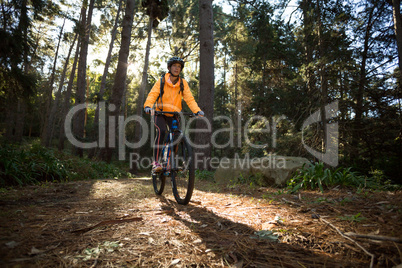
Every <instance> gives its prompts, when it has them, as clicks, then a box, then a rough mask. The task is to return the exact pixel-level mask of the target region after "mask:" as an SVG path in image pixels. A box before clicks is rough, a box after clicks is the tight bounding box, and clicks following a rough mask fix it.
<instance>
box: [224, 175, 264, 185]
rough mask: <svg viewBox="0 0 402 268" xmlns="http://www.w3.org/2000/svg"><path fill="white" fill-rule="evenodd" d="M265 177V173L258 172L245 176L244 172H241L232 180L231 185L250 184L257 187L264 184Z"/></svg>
mask: <svg viewBox="0 0 402 268" xmlns="http://www.w3.org/2000/svg"><path fill="white" fill-rule="evenodd" d="M263 177H264V175H263V174H261V173H257V174H255V175H250V176H243V174H240V176H239V177H237V178H235V179H233V180H230V182H231V184H230V185H229V187H235V186H237V185H244V184H248V185H250V187H255V186H263V184H264V183H263Z"/></svg>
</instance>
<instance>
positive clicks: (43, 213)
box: [0, 178, 402, 267]
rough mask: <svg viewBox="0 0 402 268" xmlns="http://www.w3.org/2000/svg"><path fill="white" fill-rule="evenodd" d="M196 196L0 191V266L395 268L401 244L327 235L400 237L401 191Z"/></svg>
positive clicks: (142, 187)
mask: <svg viewBox="0 0 402 268" xmlns="http://www.w3.org/2000/svg"><path fill="white" fill-rule="evenodd" d="M196 188H197V190H196V191H195V193H194V195H193V198H192V202H191V203H190V204H189V205H187V206H181V205H178V204H176V202H175V201H174V199H173V197H172V193H171V189H169V187H167V189H166V190H165V191H166V193H165V195H164V196H163V197H157V196H155V194H154V193H153V189H152V183H151V181H150V180H147V179H145V178H136V179H120V180H98V181H79V182H71V183H60V184H57V183H54V184H46V185H42V186H30V187H24V188H21V189H14V190H9V191H6V192H3V193H1V194H0V205H1V207H2V209H1V212H0V215H1V216H0V266H1V267H30V266H31V267H324V266H325V267H369V265H370V261H371V257H370V256H369V255H368V254H367V253H365V252H363V250H362V248H364V249H365V250H366V251H367V252H369V253H372V254H373V255H374V256H375V260H374V261H375V267H393V266H396V265H398V264H400V263H402V254H401V251H402V244H401V243H400V242H399V243H398V242H392V241H376V240H369V239H357V238H353V240H354V241H351V240H348V239H346V238H344V237H342V236H341V235H340V234H339V232H337V230H335V229H334V228H333V227H335V228H338V229H339V231H342V232H355V233H361V234H371V235H376V236H380V235H381V236H388V237H396V238H401V237H402V231H401V230H402V194H401V193H385V192H369V191H361V192H360V193H356V192H349V191H347V190H331V191H328V192H326V193H325V194H321V193H317V192H302V193H301V194H300V195H295V196H293V195H289V194H285V193H283V191H281V190H280V189H271V188H250V187H248V186H233V187H230V188H226V187H224V188H221V187H219V186H218V185H216V184H214V183H211V182H205V181H197V182H196ZM317 215H320V217H321V218H322V219H325V221H327V222H330V223H331V224H332V225H333V227H331V226H329V225H328V224H326V223H325V222H323V221H322V220H320V219H319V218H318V216H317ZM122 219H123V220H122ZM116 220H120V221H116ZM100 223H101V224H100ZM97 224H99V225H98V226H97V227H96V228H91V227H94V226H95V225H97ZM77 230H81V232H73V231H77ZM356 243H358V244H359V245H360V246H361V247H359V245H357V244H356Z"/></svg>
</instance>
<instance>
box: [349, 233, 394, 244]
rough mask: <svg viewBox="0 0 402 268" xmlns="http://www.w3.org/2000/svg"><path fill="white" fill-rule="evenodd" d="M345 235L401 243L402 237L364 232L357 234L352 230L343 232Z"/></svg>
mask: <svg viewBox="0 0 402 268" xmlns="http://www.w3.org/2000/svg"><path fill="white" fill-rule="evenodd" d="M345 235H347V236H353V237H357V238H368V239H373V240H381V241H393V242H396V243H402V238H398V237H390V236H382V235H366V234H357V233H353V232H347V233H345Z"/></svg>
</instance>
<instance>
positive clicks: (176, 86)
mask: <svg viewBox="0 0 402 268" xmlns="http://www.w3.org/2000/svg"><path fill="white" fill-rule="evenodd" d="M167 68H168V70H169V72H168V73H166V74H165V75H164V76H163V77H162V79H158V81H156V83H155V84H154V86H153V87H152V89H151V91H150V92H149V94H148V97H147V99H146V100H145V103H144V111H145V113H147V114H149V113H150V112H151V107H152V106H153V105H154V103H155V102H156V110H157V111H164V112H181V110H182V104H181V100H182V98H183V99H184V101H185V102H186V103H187V105H188V107H189V108H190V109H191V111H192V112H193V113H194V114H196V115H199V116H204V112H203V111H202V110H201V109H200V107H198V104H197V102H196V101H195V99H194V97H193V94H191V91H190V88H189V86H188V83H187V81H186V80H184V79H183V78H181V77H180V76H179V75H180V72H181V71H182V70H183V68H184V61H183V60H182V59H181V58H179V57H172V58H170V59H169V60H168V62H167ZM161 83H162V84H163V88H162V89H161ZM173 119H176V120H177V122H178V127H180V126H179V124H180V122H179V120H178V118H175V117H174V116H173V115H169V114H165V115H155V120H154V122H155V127H156V129H157V135H156V137H155V147H154V162H153V164H152V171H153V172H160V171H161V170H162V166H161V164H160V163H159V159H160V153H161V148H162V146H163V144H162V143H163V141H164V139H165V134H166V132H167V131H166V125H167V124H168V125H169V127H171V126H172V122H173Z"/></svg>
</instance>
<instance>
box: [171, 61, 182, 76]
mask: <svg viewBox="0 0 402 268" xmlns="http://www.w3.org/2000/svg"><path fill="white" fill-rule="evenodd" d="M180 71H181V65H180V64H179V63H174V64H173V65H172V66H171V67H170V72H171V73H172V74H173V75H174V76H178V75H179V74H180Z"/></svg>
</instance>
